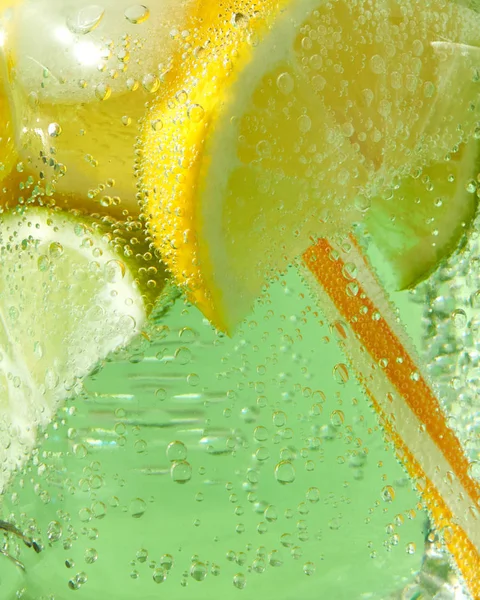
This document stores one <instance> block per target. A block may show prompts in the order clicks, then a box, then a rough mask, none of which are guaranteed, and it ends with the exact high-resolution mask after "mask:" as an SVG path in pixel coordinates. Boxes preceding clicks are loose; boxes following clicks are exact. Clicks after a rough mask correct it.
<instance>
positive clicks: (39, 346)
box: [0, 208, 162, 490]
mask: <svg viewBox="0 0 480 600" xmlns="http://www.w3.org/2000/svg"><path fill="white" fill-rule="evenodd" d="M0 231H1V232H2V240H1V244H0V265H1V266H0V404H1V406H0V414H1V415H2V421H1V426H0V438H1V443H0V460H1V461H2V465H3V469H2V472H1V476H0V489H1V490H3V489H4V487H5V485H6V483H7V481H8V476H9V474H10V473H11V472H12V470H13V469H14V468H15V467H17V466H19V465H20V464H21V463H22V462H23V460H24V459H25V458H27V457H28V455H29V453H30V452H31V450H32V447H33V445H34V443H35V439H36V432H37V430H38V428H39V427H42V426H44V425H46V424H47V423H48V422H49V421H50V420H51V417H52V415H53V414H54V412H55V410H56V409H57V407H58V406H59V404H60V403H61V402H62V400H64V399H65V398H66V397H68V396H70V395H72V394H73V393H75V391H77V387H78V382H79V379H80V378H81V377H83V376H84V375H86V374H87V373H89V372H90V371H91V370H92V369H93V368H94V367H95V366H96V365H97V363H98V361H99V360H101V359H103V358H105V357H106V356H107V355H108V353H109V352H111V351H113V350H115V349H116V348H118V347H119V346H124V345H125V344H127V343H128V341H129V340H130V339H132V337H133V336H135V335H137V334H138V333H139V332H140V331H141V329H142V327H143V325H144V322H145V319H146V315H147V301H146V296H145V294H144V293H143V291H142V289H141V287H140V285H139V283H138V277H137V274H136V273H135V270H134V269H133V268H132V267H131V263H130V266H129V263H128V262H126V261H125V258H124V254H123V253H121V254H120V253H119V252H117V250H116V246H117V242H118V239H119V237H118V236H117V234H116V232H115V230H113V231H112V233H111V234H106V233H105V231H106V229H105V227H104V225H102V226H101V227H100V228H99V227H96V226H95V224H94V223H93V222H92V221H91V220H85V219H82V218H81V217H78V216H73V215H72V214H69V213H64V212H61V211H58V210H56V211H54V210H49V209H41V208H29V209H26V210H19V211H8V212H6V213H4V214H3V215H1V217H0ZM150 277H151V275H150ZM161 282H162V274H161V273H159V274H158V276H157V283H158V287H160V285H161ZM157 295H158V294H157Z"/></svg>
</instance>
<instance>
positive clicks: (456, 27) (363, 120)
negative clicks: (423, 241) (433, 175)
mask: <svg viewBox="0 0 480 600" xmlns="http://www.w3.org/2000/svg"><path fill="white" fill-rule="evenodd" d="M477 24H478V15H476V14H475V13H474V12H473V11H470V10H468V9H466V8H464V7H461V6H458V5H456V4H453V3H447V2H445V3H444V2H440V1H438V2H437V1H433V2H421V3H419V2H413V1H411V2H410V1H408V0H406V1H403V0H402V2H399V1H398V2H396V1H394V0H377V1H375V2H373V3H372V2H367V1H366V0H365V1H363V0H360V1H359V2H355V3H351V2H345V1H344V0H337V1H335V2H329V3H324V2H320V1H319V0H308V1H307V0H291V1H290V2H284V3H280V4H278V3H276V2H265V3H262V5H261V6H260V8H259V7H258V6H257V5H255V6H253V5H251V4H249V3H244V2H240V1H238V2H236V1H234V0H231V1H230V2H229V3H226V4H225V5H223V7H222V10H219V9H218V7H216V5H215V7H212V6H210V8H208V9H204V10H203V12H199V14H198V15H196V16H195V15H193V16H192V17H191V26H189V27H188V30H189V32H190V36H189V38H188V40H187V43H186V44H185V47H184V48H182V49H181V54H180V55H179V56H178V57H177V59H176V61H175V60H174V67H173V68H172V76H171V77H170V78H169V80H168V81H166V84H165V85H166V86H167V87H166V89H164V90H163V93H162V96H161V98H159V100H158V101H157V103H155V105H154V106H153V107H152V109H151V110H150V112H149V114H148V116H147V118H146V119H145V122H144V128H143V148H142V150H143V161H142V170H141V177H142V185H143V189H144V191H145V215H146V217H147V219H148V223H149V227H150V231H151V233H152V236H153V238H154V240H155V243H156V245H157V247H158V248H159V249H160V250H161V252H162V255H163V257H164V259H165V261H166V262H167V264H168V266H169V268H170V269H171V271H172V272H173V273H174V275H175V277H176V279H177V281H178V282H179V283H180V284H181V285H182V286H183V287H184V289H185V290H186V291H187V294H188V295H189V297H190V299H191V300H192V301H193V302H195V303H196V304H197V305H198V306H199V307H200V309H201V310H202V311H203V312H204V314H205V315H206V316H207V317H209V318H210V319H211V320H212V321H213V322H214V323H215V324H216V325H217V327H219V328H221V329H224V330H226V331H228V332H231V331H232V330H233V329H234V328H235V326H236V324H237V323H238V322H239V320H241V319H242V318H243V317H244V316H245V314H246V313H247V312H248V310H249V309H250V307H251V305H252V303H253V301H254V299H255V298H256V297H257V296H258V295H259V294H260V292H261V290H262V288H263V287H264V286H265V284H266V283H267V282H268V279H269V277H271V276H274V275H276V274H277V273H278V271H279V270H282V269H284V268H286V267H287V265H288V264H289V263H290V262H291V261H292V260H293V259H294V258H295V257H296V256H297V255H298V254H299V253H300V252H302V251H303V250H305V249H306V247H307V246H308V245H309V244H310V243H311V240H312V238H314V237H315V236H327V237H328V236H330V235H332V234H334V233H336V232H338V231H339V230H340V231H341V230H344V231H345V230H348V228H350V227H351V226H352V224H353V223H355V222H356V221H358V220H360V219H361V218H362V210H363V204H362V202H360V203H359V202H358V198H362V197H365V198H371V197H378V196H383V194H384V193H385V192H386V191H387V192H388V190H391V189H392V187H394V186H395V185H396V184H397V180H398V179H399V178H402V177H405V176H407V175H408V174H410V173H412V172H414V171H415V169H418V168H422V167H423V166H425V165H426V164H428V163H431V162H432V161H437V160H438V161H440V160H442V159H443V158H444V157H445V155H446V154H447V153H448V152H450V151H452V149H453V148H455V147H456V145H458V144H460V143H462V142H463V141H465V140H468V139H469V137H471V136H472V135H473V131H474V128H475V124H476V122H477V120H478V112H479V109H478V107H477V105H478V102H476V100H477V97H478V83H477V80H476V79H477V78H476V72H475V69H474V67H475V64H476V62H475V61H476V58H478V48H476V47H475V46H473V45H472V44H473V42H474V41H475V40H476V39H478V28H477ZM355 198H357V201H355ZM412 218H414V219H415V218H416V217H415V214H413V215H412ZM461 218H463V217H461Z"/></svg>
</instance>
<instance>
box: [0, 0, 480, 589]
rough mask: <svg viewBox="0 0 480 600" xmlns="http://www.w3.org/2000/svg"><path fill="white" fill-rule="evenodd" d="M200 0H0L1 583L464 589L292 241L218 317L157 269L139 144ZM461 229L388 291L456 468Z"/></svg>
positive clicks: (467, 364)
mask: <svg viewBox="0 0 480 600" xmlns="http://www.w3.org/2000/svg"><path fill="white" fill-rule="evenodd" d="M204 1H205V2H207V0H204ZM193 4H195V3H194V2H193V0H192V2H173V1H171V0H168V1H167V0H162V1H160V0H154V1H152V2H150V3H149V4H148V7H147V6H143V5H140V4H138V5H134V4H133V3H131V2H130V1H127V0H121V1H120V0H115V1H113V0H108V2H106V3H102V5H101V6H100V5H91V4H89V3H87V2H83V1H82V0H68V1H66V0H23V1H22V0H19V1H18V2H13V3H12V5H11V6H10V5H9V3H8V2H7V3H6V4H5V2H0V8H1V9H2V10H3V17H2V25H1V30H0V31H1V34H2V38H1V42H2V45H3V51H2V52H3V54H2V81H3V83H2V86H3V87H2V93H1V95H0V101H1V102H0V106H1V107H3V111H4V114H5V115H7V117H5V119H4V123H3V126H4V130H3V131H2V132H1V133H2V135H1V136H0V137H2V139H1V140H0V147H1V150H2V152H3V157H4V159H3V162H2V166H3V171H5V176H4V178H3V180H2V185H3V186H4V189H3V200H2V202H3V206H4V208H3V212H2V215H1V218H0V246H1V247H0V253H1V256H2V263H1V265H0V281H1V287H0V320H1V331H0V363H1V378H0V386H1V387H0V392H1V394H2V396H3V399H2V400H0V402H1V403H3V404H2V406H3V411H4V414H5V415H7V416H5V418H3V416H2V419H3V420H2V425H1V428H0V445H1V453H0V457H1V458H2V460H3V464H4V468H3V470H2V477H1V479H0V483H1V487H2V494H1V518H2V519H3V520H4V521H5V523H4V526H3V528H4V532H3V533H4V536H3V546H2V551H1V552H2V554H3V555H4V556H0V564H1V567H0V597H1V598H2V599H5V600H14V599H22V600H68V599H69V598H71V597H74V596H75V595H79V596H80V597H82V598H84V599H87V600H98V599H100V598H101V599H106V600H108V599H110V598H111V599H112V600H113V599H115V600H130V599H132V598H140V599H142V600H150V599H152V600H153V599H154V598H168V599H170V600H177V599H178V600H180V599H185V600H207V599H209V600H212V599H217V598H218V599H220V598H222V599H223V600H230V599H231V598H232V599H233V598H237V597H242V598H244V599H245V600H257V599H259V598H263V599H264V600H297V599H301V600H319V599H321V598H334V599H338V600H357V599H358V600H360V599H361V600H395V599H396V600H400V599H402V600H414V599H420V598H422V599H425V600H427V599H434V598H436V599H437V600H438V599H439V598H441V599H442V600H446V599H448V598H451V599H452V600H453V599H454V598H455V599H461V598H467V597H468V596H467V591H466V590H464V589H463V588H462V585H461V582H460V578H459V576H458V573H457V572H456V571H455V569H454V568H453V567H452V566H451V565H450V563H449V557H448V555H447V554H446V553H445V552H444V551H443V550H442V544H441V540H440V538H439V536H438V534H437V533H436V532H435V529H434V526H433V524H432V521H431V518H430V515H429V513H428V511H427V510H426V506H425V502H424V501H423V500H422V498H421V497H420V495H419V494H418V491H417V489H416V487H415V485H414V483H413V482H412V480H411V479H410V477H409V476H408V474H407V473H406V471H405V470H404V468H403V467H402V465H401V464H400V462H399V461H398V458H397V456H396V453H395V447H394V440H393V438H392V436H391V435H389V434H388V432H385V431H384V429H383V427H382V419H381V418H380V417H379V415H378V414H377V413H376V412H375V410H374V403H373V402H372V399H371V398H369V397H368V396H367V394H366V393H365V386H364V381H362V372H361V367H359V366H358V365H356V364H351V362H352V361H351V358H350V356H349V354H348V352H347V353H345V352H344V351H343V349H342V348H344V347H345V345H348V344H349V339H348V338H347V337H346V335H345V334H344V331H343V324H342V323H341V322H338V321H335V322H332V320H331V319H330V316H329V314H328V312H327V310H326V309H325V307H324V306H323V305H322V302H321V299H320V300H318V298H317V295H316V290H315V289H312V283H311V281H308V280H307V279H306V278H305V276H304V275H305V273H304V271H302V269H301V268H299V260H297V259H296V258H295V257H293V258H292V261H291V264H290V265H289V267H288V269H286V271H285V272H284V273H282V274H279V275H278V276H276V277H275V278H274V280H273V281H272V282H271V284H270V286H269V287H268V289H267V291H265V292H264V293H263V294H262V296H261V297H260V298H259V299H257V301H256V303H255V307H254V310H253V312H251V313H250V314H249V315H248V316H247V318H246V319H245V320H244V321H243V322H242V323H241V325H240V326H239V327H238V329H237V330H236V331H235V333H234V334H233V335H232V336H230V337H229V336H227V335H226V334H224V333H222V332H221V331H219V330H218V329H215V328H214V327H213V325H212V324H211V323H210V322H209V321H208V320H207V319H206V318H205V317H204V316H203V314H202V313H201V311H200V310H199V309H198V308H197V307H195V306H194V305H193V304H191V303H190V302H189V301H188V300H187V299H186V297H185V296H184V295H183V294H182V293H181V292H180V291H179V290H177V288H176V287H175V285H174V284H173V283H172V281H171V280H170V279H168V281H166V279H167V276H166V275H165V271H164V267H163V266H161V265H160V255H159V253H158V252H156V251H155V250H154V249H153V247H152V246H151V238H150V237H149V236H150V233H149V232H148V230H147V229H146V225H145V222H146V219H145V218H144V216H139V214H140V212H141V207H142V203H141V199H142V198H141V192H142V190H141V185H140V183H139V180H137V179H136V178H135V177H134V175H133V166H134V164H136V163H135V161H137V160H138V157H139V156H141V152H140V150H138V148H139V146H140V144H141V141H139V140H140V137H139V136H140V133H141V130H140V127H139V123H140V121H141V119H142V117H143V116H144V114H145V111H146V110H147V108H148V106H151V105H152V103H153V102H154V100H153V98H155V94H156V93H157V92H158V90H159V89H160V90H161V85H162V83H163V81H164V78H167V77H168V71H169V69H170V67H171V62H172V56H173V55H174V54H175V53H176V52H178V48H179V44H181V43H183V42H182V40H185V39H187V38H188V32H186V33H185V31H183V29H182V28H183V27H184V25H185V20H186V14H188V11H189V10H190V9H191V5H193ZM401 4H402V3H401V2H400V3H399V5H401ZM240 17H241V15H240ZM240 17H239V16H238V13H236V16H235V19H236V20H235V19H234V21H235V24H236V25H238V24H239V23H240V21H241V18H240ZM230 20H231V18H230ZM182 36H183V37H182ZM445 93H446V92H445ZM2 103H3V104H2ZM152 126H153V125H152ZM157 127H158V128H159V130H160V128H161V126H160V125H158V124H157ZM1 144H3V145H1ZM474 183H475V182H474ZM392 185H393V184H392ZM475 185H476V184H475ZM30 205H31V206H35V207H36V208H35V209H34V210H36V211H38V212H32V208H31V206H30ZM42 211H43V212H42ZM59 215H60V217H59ZM64 215H68V217H65V216H64ZM57 219H60V220H58V221H57ZM61 219H63V220H61ZM32 222H33V225H32ZM358 231H360V229H358ZM477 231H478V227H477V223H474V224H473V226H472V228H471V229H470V233H469V237H468V240H469V241H468V242H465V244H466V246H465V247H464V248H463V251H462V253H457V254H453V255H452V257H451V258H450V259H449V261H447V262H445V261H444V262H443V263H442V266H441V269H440V270H437V271H435V272H434V273H433V275H431V276H430V277H429V278H428V279H427V280H426V281H424V282H422V283H420V284H419V285H418V286H417V287H415V288H414V289H413V290H410V291H402V292H389V298H390V301H391V306H392V307H393V311H394V313H395V314H396V316H398V319H399V322H400V323H401V327H402V328H405V330H406V332H407V335H408V336H409V338H410V341H411V343H412V345H413V346H414V347H415V349H416V352H417V353H418V354H419V356H420V358H421V365H422V367H423V368H424V369H425V370H426V371H428V373H429V375H430V377H431V379H432V381H434V383H435V386H436V388H435V389H436V390H438V391H439V394H440V397H441V402H442V406H443V408H444V411H445V414H446V415H447V418H448V420H449V425H450V426H451V427H452V428H453V429H454V430H455V431H456V432H457V434H458V437H459V438H460V439H461V440H462V442H463V447H464V450H465V453H466V454H467V455H468V457H469V459H470V461H471V462H472V465H474V466H473V467H472V477H475V478H478V477H479V475H480V474H479V471H478V469H477V467H478V464H479V463H478V462H475V461H478V456H479V445H478V431H479V427H480V422H479V417H478V415H479V414H480V413H479V411H478V398H477V396H478V374H477V368H478V343H477V342H476V339H477V334H478V315H477V313H478V308H479V306H480V292H479V291H478V290H479V281H478V264H479V260H480V255H479V252H478V239H477V238H478V233H477ZM30 232H32V233H30ZM45 232H47V233H45ZM64 232H67V233H64ZM359 235H361V233H360V234H359ZM29 236H30V237H29ZM42 236H43V237H42ZM62 236H63V237H62ZM32 240H33V241H32ZM39 240H40V241H39ZM59 240H60V241H61V243H60V241H59ZM71 240H74V241H71ZM363 241H364V244H363V247H365V248H367V247H368V249H367V250H366V253H367V255H368V257H369V260H370V261H371V263H372V265H373V266H372V270H373V271H374V272H377V273H378V276H379V278H380V281H381V282H383V283H384V285H385V286H386V287H388V282H387V280H388V276H389V272H390V271H391V269H392V267H391V263H390V262H389V261H388V260H387V259H386V258H385V257H384V256H383V255H382V253H381V251H379V250H378V249H376V248H375V247H374V246H373V244H371V243H370V239H369V236H368V234H367V235H366V238H365V240H363ZM369 244H370V245H369ZM465 244H464V245H465ZM119 256H120V257H121V260H120V258H119ZM122 261H123V262H122ZM32 265H34V267H32ZM351 279H353V280H354V279H355V276H354V277H352V278H351ZM105 290H106V291H105ZM92 298H93V299H92ZM117 300H118V301H117ZM138 306H141V308H138ZM145 307H146V308H145ZM152 307H153V308H152ZM137 308H138V310H137ZM374 321H375V320H374V319H372V328H374V327H375V322H374ZM345 340H346V341H345ZM352 344H353V342H352ZM2 361H3V363H2ZM380 367H382V368H384V367H386V365H380ZM359 371H360V372H359ZM35 407H36V408H35ZM22 411H23V412H22ZM37 426H38V429H37ZM16 428H17V429H16ZM19 431H20V432H21V433H18V432H19ZM7 524H10V525H11V526H14V527H15V528H17V529H15V530H12V528H11V527H10V528H9V526H8V525H7ZM0 527H1V523H0ZM20 533H21V535H23V536H24V539H22V537H21V535H20ZM33 541H34V542H35V544H36V545H37V546H38V547H37V549H38V550H39V551H38V552H36V551H35V549H34V548H32V547H29V546H31V545H32V542H33ZM25 542H27V544H26V543H25Z"/></svg>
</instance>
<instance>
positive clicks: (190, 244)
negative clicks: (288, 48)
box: [142, 0, 279, 328]
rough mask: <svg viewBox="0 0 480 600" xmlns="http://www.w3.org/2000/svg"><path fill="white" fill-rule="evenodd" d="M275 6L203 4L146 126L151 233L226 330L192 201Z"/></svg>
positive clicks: (194, 296)
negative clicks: (208, 146) (209, 140)
mask: <svg viewBox="0 0 480 600" xmlns="http://www.w3.org/2000/svg"><path fill="white" fill-rule="evenodd" d="M278 6H279V3H278V2H276V1H274V0H268V1H265V2H262V3H261V4H259V5H258V6H256V7H255V14H253V6H252V3H251V2H250V1H249V0H238V1H233V2H232V1H230V2H228V3H226V6H222V5H220V3H217V2H209V3H207V4H205V3H204V2H201V1H200V0H199V1H198V2H197V4H196V10H194V11H192V14H191V16H190V21H189V23H188V24H187V30H188V31H189V33H190V38H189V39H188V40H187V41H186V45H185V48H184V49H182V50H184V52H182V53H181V54H180V55H179V56H177V57H176V60H175V61H174V63H173V66H172V69H171V70H170V72H169V74H168V77H167V78H166V80H165V82H164V85H165V88H164V90H163V93H162V99H161V100H160V102H158V103H157V104H156V105H155V106H154V108H153V110H151V111H150V112H149V113H148V114H147V118H146V119H145V121H144V131H143V141H144V147H143V150H142V153H143V157H144V160H143V164H142V181H143V187H144V190H145V193H146V196H147V202H146V214H147V217H148V220H149V226H150V231H151V233H152V236H153V238H154V240H155V243H156V245H157V246H158V247H159V248H160V250H161V252H162V257H163V259H164V260H165V262H166V264H167V265H168V267H169V268H170V269H171V270H172V271H173V273H174V274H175V276H176V279H177V282H178V283H180V284H181V285H182V287H183V288H184V290H186V291H187V294H188V296H189V298H190V299H191V300H192V301H194V302H195V303H196V304H197V306H199V307H200V309H201V310H202V311H203V312H204V314H205V315H206V316H207V317H208V318H210V319H211V320H212V321H215V322H216V323H217V324H218V325H219V326H220V327H221V328H225V324H224V323H223V322H222V320H221V318H220V316H219V315H218V314H217V307H214V306H213V304H212V300H211V297H210V293H209V291H208V290H207V288H206V284H205V283H204V280H203V276H202V271H201V269H200V268H199V265H198V254H197V233H196V230H197V224H196V214H195V208H194V202H193V199H194V195H195V193H196V188H197V187H198V182H199V172H200V169H201V167H202V152H203V146H204V143H205V140H206V135H207V133H208V131H209V129H210V128H211V127H212V126H213V125H214V123H215V120H216V118H217V114H218V113H220V112H221V110H222V106H223V101H224V94H225V91H226V90H228V85H229V82H230V80H231V79H232V78H233V73H232V71H233V63H235V64H236V65H238V64H245V63H247V62H248V60H249V58H250V57H251V55H252V53H253V51H254V46H255V44H256V43H257V34H258V32H260V31H262V30H263V29H264V28H265V27H266V26H267V22H268V19H269V18H271V17H273V16H274V15H275V14H276V12H277V10H278ZM246 23H248V24H249V27H248V29H247V27H245V25H246ZM187 44H188V45H187ZM167 157H169V158H170V159H171V160H166V158H167Z"/></svg>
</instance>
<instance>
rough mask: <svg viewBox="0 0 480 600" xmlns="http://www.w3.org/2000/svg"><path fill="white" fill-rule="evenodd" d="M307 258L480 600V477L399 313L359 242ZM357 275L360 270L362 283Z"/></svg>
mask: <svg viewBox="0 0 480 600" xmlns="http://www.w3.org/2000/svg"><path fill="white" fill-rule="evenodd" d="M347 250H348V251H347ZM303 260H304V262H305V265H306V266H307V268H308V270H309V272H310V273H311V275H312V276H313V277H312V278H309V279H310V280H311V282H313V286H312V291H313V292H314V293H316V294H320V295H321V300H322V307H323V308H324V309H325V312H326V314H327V317H328V318H329V319H331V320H332V323H333V324H335V323H342V325H341V330H342V332H344V337H345V343H344V344H343V347H344V349H345V352H346V353H347V355H348V356H349V358H350V360H351V362H352V364H353V365H354V366H355V370H356V371H357V373H361V375H359V378H360V380H361V383H362V384H363V386H364V388H365V389H366V392H367V394H368V395H369V396H370V397H371V399H372V402H373V405H374V408H375V410H376V411H377V413H378V414H379V417H380V420H381V424H382V427H383V429H384V431H385V432H386V433H387V435H388V436H389V437H390V439H391V441H392V442H393V443H394V445H395V448H396V451H397V455H398V457H399V459H400V460H401V462H402V463H403V464H404V466H405V468H406V470H407V471H408V473H409V474H410V476H411V477H412V478H413V480H414V482H415V483H416V485H417V489H418V491H419V492H420V493H421V495H422V498H423V500H424V502H425V504H426V506H427V508H428V510H429V512H430V515H431V517H432V520H433V522H434V524H435V528H436V530H437V532H438V533H439V534H440V536H441V539H442V540H443V542H444V544H445V545H446V546H447V548H448V549H449V550H450V552H451V553H452V556H453V557H454V559H455V562H456V564H457V566H458V568H459V569H460V571H461V573H462V575H463V577H464V579H465V582H466V583H467V585H468V587H469V589H470V591H471V593H472V595H474V597H475V598H479V597H480V595H479V594H480V588H479V582H478V577H477V574H478V569H479V566H480V531H479V529H478V520H477V519H478V510H479V506H480V489H479V487H478V482H477V481H476V480H475V479H474V478H473V477H472V476H471V472H470V464H469V461H468V460H467V458H466V456H465V454H464V452H463V450H462V447H461V445H460V442H459V440H458V438H457V437H456V436H455V434H454V432H453V431H452V430H451V429H450V428H449V427H448V425H447V423H446V420H445V416H444V414H443V412H442V410H441V407H440V404H439V402H438V400H437V398H436V397H435V394H434V392H433V391H432V388H431V387H430V385H429V384H428V382H427V380H426V379H425V377H424V376H423V374H422V372H421V368H420V367H419V365H418V362H417V361H416V360H415V359H414V358H413V356H412V352H409V351H408V349H407V344H405V343H404V342H403V341H402V339H401V337H402V336H401V335H398V334H397V332H396V328H397V326H396V325H395V315H394V314H393V311H391V310H390V309H389V307H388V304H387V303H386V302H383V303H382V295H383V294H382V291H381V289H379V286H378V285H377V284H376V282H375V279H374V277H373V275H372V274H371V273H370V272H369V271H367V267H366V264H365V263H364V261H363V258H362V256H361V254H360V253H359V252H358V248H356V246H355V244H350V247H349V248H346V251H345V252H344V253H341V252H338V251H336V250H334V248H333V247H332V246H331V244H330V243H329V242H327V241H326V240H320V241H319V242H318V243H317V244H315V245H314V246H312V247H311V248H309V250H308V251H307V252H306V253H305V254H304V256H303ZM347 263H348V269H347V270H346V265H347ZM352 265H354V266H355V268H353V267H352ZM352 272H356V273H357V274H358V275H357V281H355V280H354V278H352V277H351V276H350V275H349V274H351V273H352ZM373 298H375V301H373V300H372V299H373Z"/></svg>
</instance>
